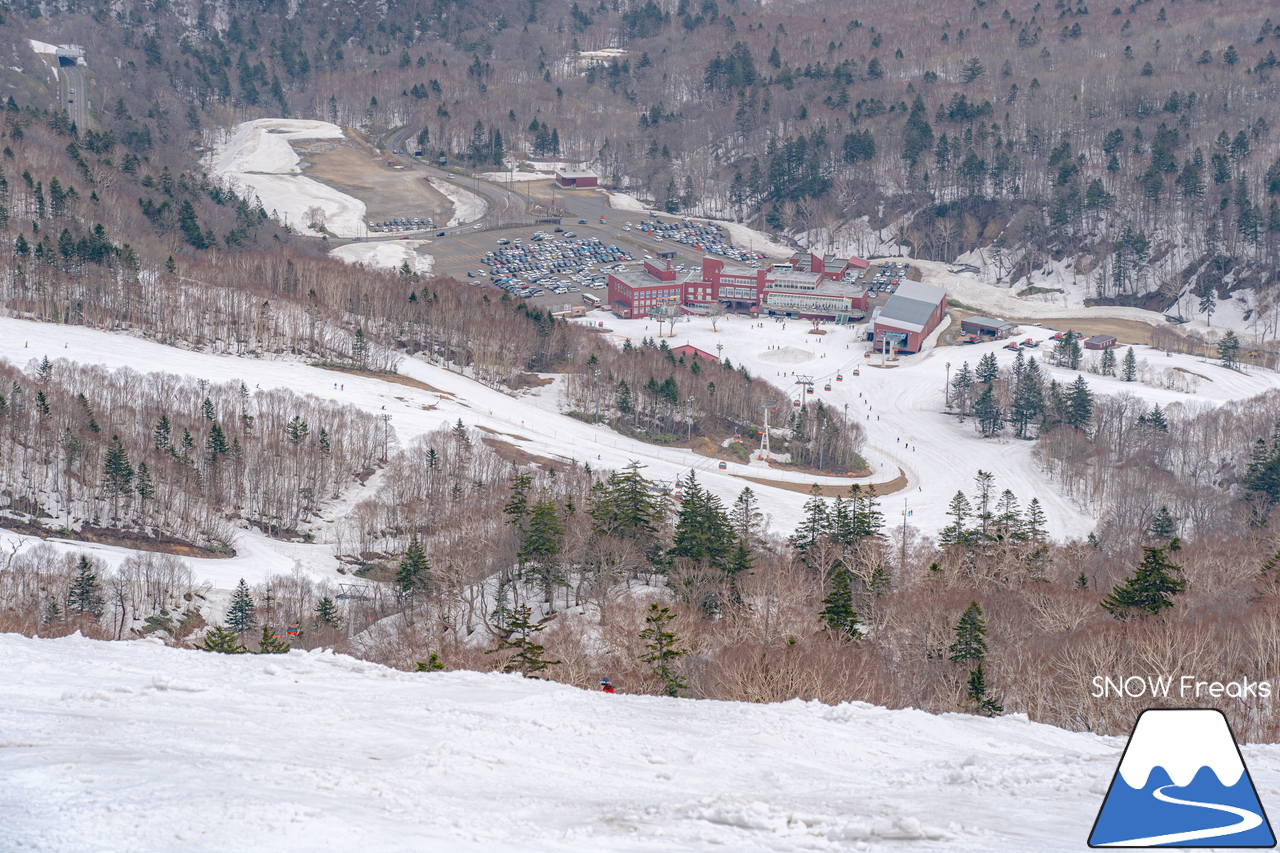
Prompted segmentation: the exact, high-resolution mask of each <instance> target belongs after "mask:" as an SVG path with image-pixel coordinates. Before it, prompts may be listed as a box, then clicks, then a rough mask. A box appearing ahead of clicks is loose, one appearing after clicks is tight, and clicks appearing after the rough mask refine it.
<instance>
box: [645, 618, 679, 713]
mask: <svg viewBox="0 0 1280 853" xmlns="http://www.w3.org/2000/svg"><path fill="white" fill-rule="evenodd" d="M675 618H676V615H675V614H674V613H672V612H671V608H669V607H661V606H659V605H658V604H657V603H656V602H655V603H653V604H650V605H649V615H648V616H646V617H645V620H644V621H645V628H644V630H642V631H641V632H640V639H642V640H646V641H647V642H646V643H645V648H646V649H648V650H649V651H648V653H646V654H643V655H641V656H640V660H641V661H643V662H644V663H647V664H649V665H650V666H651V667H652V668H653V674H654V675H655V676H657V678H658V680H659V681H661V682H662V686H663V689H664V690H665V692H666V694H667V695H668V696H679V695H680V691H681V690H684V689H685V688H686V687H688V685H687V684H685V681H684V679H683V678H682V677H681V676H680V674H679V673H677V672H676V670H675V663H676V661H677V660H679V659H680V657H681V656H683V655H684V654H686V653H687V651H688V650H687V649H682V648H680V638H679V637H677V636H676V635H675V633H673V632H672V631H670V630H668V627H669V626H670V624H671V621H672V620H673V619H675Z"/></svg>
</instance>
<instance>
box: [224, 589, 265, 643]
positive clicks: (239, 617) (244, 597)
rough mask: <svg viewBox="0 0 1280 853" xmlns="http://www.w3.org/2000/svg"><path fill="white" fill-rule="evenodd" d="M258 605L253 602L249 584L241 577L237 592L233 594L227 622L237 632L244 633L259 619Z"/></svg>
mask: <svg viewBox="0 0 1280 853" xmlns="http://www.w3.org/2000/svg"><path fill="white" fill-rule="evenodd" d="M256 611H257V605H255V604H254V603H253V595H252V594H251V593H250V592H249V585H248V584H247V583H245V582H244V578H240V583H239V584H238V585H237V586H236V590H235V592H233V593H232V594H231V606H230V607H229V608H227V624H228V625H229V626H230V627H231V630H233V631H235V632H236V633H237V634H243V633H244V632H245V631H248V630H249V629H250V628H252V627H253V626H254V623H256V622H257V621H258V617H257V613H256Z"/></svg>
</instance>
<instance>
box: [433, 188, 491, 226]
mask: <svg viewBox="0 0 1280 853" xmlns="http://www.w3.org/2000/svg"><path fill="white" fill-rule="evenodd" d="M427 180H429V181H430V182H431V186H433V187H435V188H436V189H438V190H440V192H442V193H444V194H445V196H446V197H447V198H448V199H449V201H451V202H453V218H452V219H450V220H449V223H448V224H447V225H445V227H446V228H452V227H454V226H455V225H465V224H466V223H468V222H474V221H476V220H477V219H479V218H480V217H482V216H484V213H485V211H486V210H488V209H489V205H488V203H487V202H485V200H484V199H483V198H481V197H480V196H478V195H476V194H475V193H473V192H471V191H470V190H464V189H463V188H462V187H460V186H458V185H457V184H455V183H454V182H453V181H442V180H440V179H439V178H435V177H431V176H428V177H427Z"/></svg>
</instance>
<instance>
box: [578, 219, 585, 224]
mask: <svg viewBox="0 0 1280 853" xmlns="http://www.w3.org/2000/svg"><path fill="white" fill-rule="evenodd" d="M578 224H579V225H586V224H587V220H585V219H579V220H578Z"/></svg>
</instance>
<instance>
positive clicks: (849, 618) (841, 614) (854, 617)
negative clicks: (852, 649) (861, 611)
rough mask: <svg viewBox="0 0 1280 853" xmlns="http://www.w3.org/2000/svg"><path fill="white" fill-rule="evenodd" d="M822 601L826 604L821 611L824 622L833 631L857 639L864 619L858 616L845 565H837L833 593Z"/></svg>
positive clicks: (833, 578) (833, 580) (832, 580)
mask: <svg viewBox="0 0 1280 853" xmlns="http://www.w3.org/2000/svg"><path fill="white" fill-rule="evenodd" d="M822 603H823V604H824V605H826V606H825V607H823V608H822V611H821V613H819V615H820V616H821V617H822V622H823V624H824V625H826V626H827V628H829V629H830V630H832V631H836V632H838V633H843V634H845V635H847V636H849V637H852V638H854V639H857V638H858V636H859V631H858V626H859V625H861V624H862V620H861V619H859V618H858V613H857V611H855V610H854V608H853V590H852V588H851V587H850V584H849V572H848V570H847V569H845V567H844V566H843V565H838V566H836V570H835V574H834V575H833V576H832V578H831V593H830V594H829V595H828V596H827V597H826V598H824V599H822Z"/></svg>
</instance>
